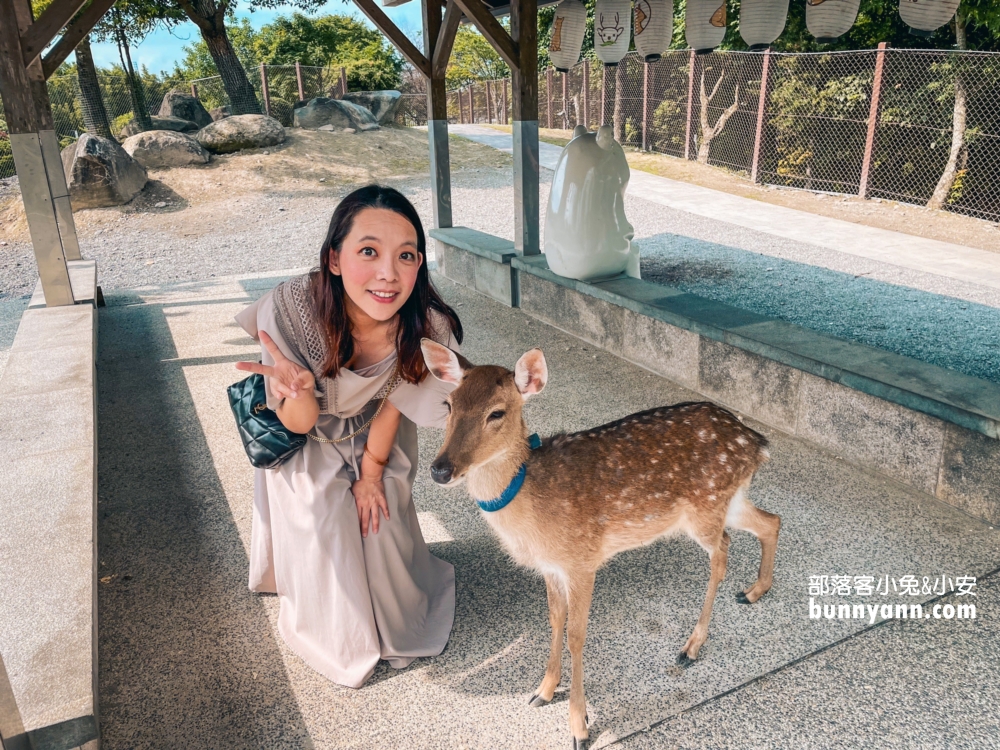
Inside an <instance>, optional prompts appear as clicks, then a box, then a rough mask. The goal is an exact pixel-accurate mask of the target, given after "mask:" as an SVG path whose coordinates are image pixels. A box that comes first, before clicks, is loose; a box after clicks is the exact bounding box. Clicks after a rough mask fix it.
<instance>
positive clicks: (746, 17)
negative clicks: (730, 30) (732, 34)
mask: <svg viewBox="0 0 1000 750" xmlns="http://www.w3.org/2000/svg"><path fill="white" fill-rule="evenodd" d="M787 17H788V0H740V36H741V37H743V41H744V42H746V43H747V44H748V45H749V46H750V49H766V48H767V47H769V46H770V45H771V42H773V41H774V40H775V39H777V38H778V37H779V36H781V32H782V31H784V30H785V19H786V18H787Z"/></svg>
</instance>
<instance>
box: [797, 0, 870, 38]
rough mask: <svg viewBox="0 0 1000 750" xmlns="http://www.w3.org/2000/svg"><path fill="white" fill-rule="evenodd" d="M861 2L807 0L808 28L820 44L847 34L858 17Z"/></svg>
mask: <svg viewBox="0 0 1000 750" xmlns="http://www.w3.org/2000/svg"><path fill="white" fill-rule="evenodd" d="M860 5H861V0H806V28H808V29H809V33H810V34H812V35H813V36H814V37H816V41H817V42H819V43H820V44H829V43H830V42H832V41H833V40H834V39H836V38H837V37H838V36H840V35H841V34H846V33H847V32H848V31H850V30H851V27H852V26H853V25H854V20H855V19H856V18H857V17H858V8H859V7H860Z"/></svg>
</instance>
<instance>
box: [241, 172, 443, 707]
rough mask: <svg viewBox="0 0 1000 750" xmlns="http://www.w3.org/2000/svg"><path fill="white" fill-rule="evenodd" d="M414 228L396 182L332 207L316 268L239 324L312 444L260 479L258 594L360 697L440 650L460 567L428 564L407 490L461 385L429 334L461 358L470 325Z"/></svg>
mask: <svg viewBox="0 0 1000 750" xmlns="http://www.w3.org/2000/svg"><path fill="white" fill-rule="evenodd" d="M425 245H426V240H425V238H424V232H423V228H422V227H421V224H420V218H419V217H418V216H417V212H416V211H415V210H414V208H413V206H412V205H411V204H410V202H409V201H408V200H407V199H406V198H405V197H403V195H402V194H400V193H399V192H397V191H396V190H393V189H392V188H385V187H379V186H377V185H370V186H368V187H364V188H361V189H360V190H357V191H355V192H353V193H351V194H350V195H348V196H347V197H346V198H344V200H343V201H342V202H341V203H340V205H339V206H337V209H336V211H335V212H334V215H333V220H332V221H331V223H330V230H329V232H328V234H327V237H326V241H325V242H324V243H323V248H322V251H321V254H320V266H319V268H318V269H315V270H313V271H312V272H311V273H308V274H306V275H304V276H300V277H297V278H293V279H291V280H289V281H286V282H284V283H282V284H279V285H278V286H277V287H276V288H275V289H274V290H273V291H272V292H269V293H268V294H266V295H264V296H263V297H262V298H261V299H260V300H258V301H257V302H256V303H254V304H253V305H251V306H250V307H249V308H247V309H246V310H244V311H243V312H242V313H240V315H239V316H237V322H238V323H239V324H240V325H241V326H242V327H243V329H244V330H246V331H247V333H249V334H250V335H251V336H253V337H254V338H256V339H258V340H259V341H260V343H261V349H262V363H261V364H257V363H250V362H240V363H238V364H237V367H238V368H239V369H241V370H248V371H251V372H259V373H261V374H262V375H264V378H265V382H266V385H267V394H268V396H267V405H268V407H270V408H271V409H274V410H275V411H276V412H277V414H278V417H279V418H280V419H281V422H282V423H283V424H284V425H285V426H286V427H287V428H289V429H290V430H292V431H293V432H299V433H307V434H308V435H309V437H310V439H309V440H307V441H306V445H305V447H304V448H303V449H302V450H300V451H299V452H298V453H296V454H295V455H294V456H293V457H292V458H291V459H289V460H288V461H287V462H285V463H284V464H282V465H281V466H280V467H278V468H277V469H274V470H267V471H265V470H262V469H258V470H257V474H256V482H255V492H254V514H253V531H252V539H251V550H250V588H251V589H252V590H253V591H258V592H272V593H274V592H276V593H277V594H278V596H279V597H280V602H281V613H280V616H279V618H278V630H279V632H280V633H281V636H282V637H283V638H284V639H285V641H286V642H287V643H288V645H289V646H290V647H291V648H292V650H293V651H295V652H296V653H297V654H298V655H299V656H301V657H302V658H303V659H304V660H305V661H306V663H308V664H309V665H310V666H312V667H313V668H314V669H315V670H317V671H318V672H320V673H321V674H323V675H325V676H326V677H328V678H330V679H331V680H333V681H334V682H338V683H340V684H342V685H347V686H350V687H360V686H361V685H362V684H363V683H364V682H365V680H366V679H368V677H369V676H370V675H371V673H372V671H373V669H374V668H375V665H376V664H377V663H378V661H379V659H386V660H387V661H388V662H389V664H390V665H391V666H393V667H396V668H402V667H405V666H406V665H408V664H409V663H410V662H411V661H413V659H414V658H415V657H418V656H434V655H437V654H439V653H441V651H442V649H444V647H445V644H446V643H447V641H448V635H449V633H450V632H451V626H452V622H453V620H454V616H455V571H454V568H453V567H452V566H451V565H450V564H449V563H447V562H444V561H443V560H439V559H438V558H436V557H434V556H433V555H431V554H430V552H429V551H428V549H427V545H426V544H425V543H424V539H423V536H422V535H421V533H420V526H419V524H418V523H417V512H416V510H415V509H414V507H413V500H412V497H411V489H412V487H413V479H414V476H415V474H416V471H417V429H416V425H421V426H425V425H426V426H438V427H444V423H445V421H446V419H447V406H446V405H445V403H444V401H445V398H446V396H447V394H448V391H449V390H450V389H451V386H447V385H445V384H443V383H441V382H440V381H438V380H437V379H436V378H434V377H431V376H429V375H428V373H427V371H426V368H425V367H424V363H423V357H422V355H421V352H420V339H421V338H423V337H426V338H431V339H434V340H435V341H439V342H440V343H443V344H445V345H447V346H450V347H452V348H455V347H456V346H457V345H458V344H459V343H460V342H461V340H462V326H461V323H460V322H459V320H458V316H457V315H456V314H455V312H454V311H453V310H452V309H451V308H450V307H448V305H446V304H445V303H444V301H443V300H442V299H441V297H440V296H439V295H438V293H437V291H436V290H435V289H434V287H433V286H432V285H431V281H430V277H429V275H428V273H427V266H426V263H425V258H426V254H425Z"/></svg>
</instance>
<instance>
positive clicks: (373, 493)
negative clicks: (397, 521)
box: [351, 474, 389, 537]
mask: <svg viewBox="0 0 1000 750" xmlns="http://www.w3.org/2000/svg"><path fill="white" fill-rule="evenodd" d="M351 492H352V493H353V494H354V502H355V503H356V504H357V506H358V522H359V523H360V524H361V536H363V537H366V536H368V526H369V522H370V525H371V527H372V531H373V533H375V534H377V533H378V512H379V509H380V508H381V509H382V514H383V515H384V516H385V520H386V521H388V520H389V503H388V502H387V501H386V499H385V485H384V484H382V478H381V477H378V478H377V479H375V478H372V477H366V476H364V474H362V475H361V478H360V479H359V480H358V481H356V482H355V483H354V484H352V485H351Z"/></svg>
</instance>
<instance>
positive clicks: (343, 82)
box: [340, 65, 347, 99]
mask: <svg viewBox="0 0 1000 750" xmlns="http://www.w3.org/2000/svg"><path fill="white" fill-rule="evenodd" d="M346 93H347V70H345V69H344V66H343V65H341V66H340V98H341V99H343V98H344V95H345V94H346Z"/></svg>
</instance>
